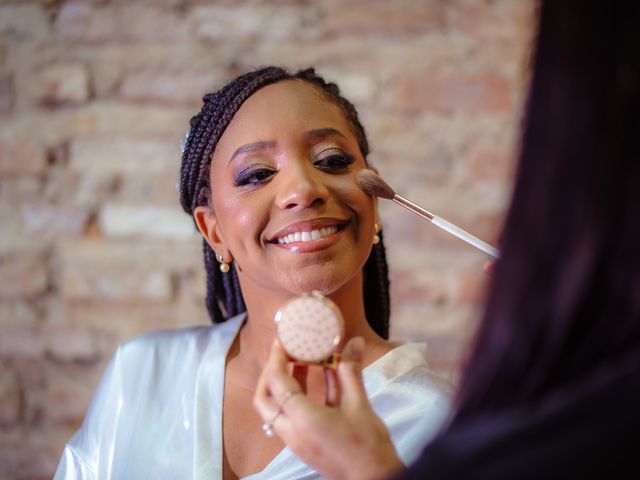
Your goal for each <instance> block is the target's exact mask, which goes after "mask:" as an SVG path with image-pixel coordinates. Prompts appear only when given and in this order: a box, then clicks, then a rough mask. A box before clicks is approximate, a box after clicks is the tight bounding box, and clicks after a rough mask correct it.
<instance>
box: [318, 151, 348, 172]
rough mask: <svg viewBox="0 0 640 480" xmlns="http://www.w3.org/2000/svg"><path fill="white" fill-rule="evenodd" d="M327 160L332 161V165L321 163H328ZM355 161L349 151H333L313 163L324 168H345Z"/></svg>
mask: <svg viewBox="0 0 640 480" xmlns="http://www.w3.org/2000/svg"><path fill="white" fill-rule="evenodd" d="M327 160H329V161H331V164H330V165H326V164H325V165H319V164H320V163H326V162H327ZM354 161H355V158H354V157H353V156H352V155H349V154H348V153H333V154H331V155H327V156H325V157H322V158H320V159H318V160H316V161H315V162H313V164H314V165H315V166H317V167H319V168H321V169H322V170H344V169H345V168H347V167H348V166H349V165H351V164H352V163H353V162H354Z"/></svg>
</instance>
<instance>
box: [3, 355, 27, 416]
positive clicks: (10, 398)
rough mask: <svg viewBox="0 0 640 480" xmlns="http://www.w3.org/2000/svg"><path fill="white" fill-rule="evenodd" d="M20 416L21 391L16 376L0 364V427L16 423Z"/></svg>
mask: <svg viewBox="0 0 640 480" xmlns="http://www.w3.org/2000/svg"><path fill="white" fill-rule="evenodd" d="M21 417H22V392H21V389H20V386H19V384H18V382H17V379H16V376H15V375H14V373H13V372H11V371H10V370H9V369H8V368H7V367H5V366H4V365H3V364H0V428H7V427H12V426H14V425H17V424H18V423H19V422H20V421H21Z"/></svg>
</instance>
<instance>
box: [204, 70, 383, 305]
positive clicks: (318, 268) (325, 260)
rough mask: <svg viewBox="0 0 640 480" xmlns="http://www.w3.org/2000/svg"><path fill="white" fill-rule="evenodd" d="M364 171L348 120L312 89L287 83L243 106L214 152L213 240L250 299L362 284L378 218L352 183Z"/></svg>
mask: <svg viewBox="0 0 640 480" xmlns="http://www.w3.org/2000/svg"><path fill="white" fill-rule="evenodd" d="M363 168H366V164H365V160H364V158H363V156H362V153H361V152H360V149H359V147H358V143H357V140H356V137H355V135H354V134H353V132H352V130H351V128H350V125H349V123H348V121H347V119H346V118H345V116H344V114H343V113H342V111H341V110H340V108H339V107H337V106H336V105H334V104H333V103H331V102H329V101H327V100H326V99H325V98H324V97H323V96H322V94H321V92H320V91H318V90H317V89H316V88H315V87H313V86H312V85H310V84H308V83H306V82H303V81H299V80H287V81H281V82H278V83H275V84H273V85H269V86H266V87H264V88H262V89H260V90H258V91H257V92H256V93H255V94H253V95H252V96H251V97H249V99H247V100H246V101H245V102H244V104H243V105H242V107H241V108H240V109H239V110H238V112H237V113H236V115H235V116H234V117H233V119H232V121H231V123H230V124H229V126H228V127H227V129H226V131H225V132H224V134H223V135H222V137H221V139H220V141H219V143H218V145H217V147H216V150H215V153H214V155H213V159H212V163H211V189H212V206H213V212H212V213H211V215H210V216H209V218H210V220H209V222H210V225H209V232H210V233H209V235H208V236H209V239H210V241H211V243H213V244H214V248H215V250H216V252H229V254H230V255H231V256H232V257H233V260H234V261H235V264H236V268H237V270H238V274H239V277H240V281H241V284H242V288H243V293H244V295H245V297H246V296H247V295H250V294H251V290H252V289H254V290H255V291H257V292H264V291H265V289H266V290H270V291H279V292H280V293H282V294H284V295H285V296H290V295H291V294H295V293H302V292H306V291H310V290H313V289H316V290H320V291H322V292H323V293H325V294H329V293H332V292H334V291H335V290H337V289H339V288H340V287H342V286H343V285H345V284H346V283H347V282H349V281H353V280H354V279H357V280H360V278H359V277H358V276H359V275H361V271H362V266H363V265H364V263H365V261H366V259H367V257H368V255H369V253H370V251H371V246H372V238H373V234H374V222H375V205H374V201H373V199H372V198H371V197H369V196H368V195H366V194H365V193H364V192H363V191H362V190H361V189H360V188H358V186H357V184H356V182H355V173H356V172H357V171H359V170H360V169H363Z"/></svg>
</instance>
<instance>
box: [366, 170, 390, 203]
mask: <svg viewBox="0 0 640 480" xmlns="http://www.w3.org/2000/svg"><path fill="white" fill-rule="evenodd" d="M356 182H358V185H360V188H362V189H363V190H364V191H365V192H367V193H368V194H369V195H373V196H374V197H382V198H386V199H387V200H393V197H395V196H396V192H394V191H393V188H391V187H390V186H389V184H388V183H387V182H385V181H384V180H383V179H382V178H380V176H379V175H378V174H376V172H374V171H373V170H369V169H366V170H361V171H360V172H358V175H357V176H356Z"/></svg>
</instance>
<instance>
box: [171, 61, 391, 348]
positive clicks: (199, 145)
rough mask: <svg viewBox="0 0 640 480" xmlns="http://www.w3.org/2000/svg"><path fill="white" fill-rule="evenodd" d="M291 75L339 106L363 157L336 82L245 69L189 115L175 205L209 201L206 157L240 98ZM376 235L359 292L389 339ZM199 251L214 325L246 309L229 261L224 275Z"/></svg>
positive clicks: (383, 267)
mask: <svg viewBox="0 0 640 480" xmlns="http://www.w3.org/2000/svg"><path fill="white" fill-rule="evenodd" d="M292 79H298V80H302V81H305V82H308V83H310V84H312V85H314V86H315V87H316V88H318V90H319V91H320V92H322V94H323V95H324V96H325V97H326V99H327V100H328V101H330V102H332V103H334V104H335V105H337V106H338V107H340V109H341V110H342V111H343V113H344V115H345V117H346V118H347V120H348V121H349V124H350V126H351V128H352V130H353V133H354V134H355V136H356V138H357V141H358V146H359V147H360V150H361V152H362V155H363V156H364V157H365V158H366V157H367V155H368V154H369V144H368V141H367V137H366V134H365V131H364V127H363V126H362V124H361V123H360V120H359V119H358V113H357V111H356V109H355V107H354V106H353V105H352V104H351V103H350V102H349V101H348V100H346V99H345V98H343V97H342V96H341V95H340V90H339V88H338V86H337V85H336V84H334V83H327V82H325V80H324V79H322V78H321V77H320V76H318V75H317V74H316V73H315V71H314V69H312V68H309V69H306V70H301V71H299V72H297V73H293V74H292V73H289V72H287V71H286V70H284V69H282V68H279V67H264V68H261V69H258V70H255V71H251V72H248V73H245V74H244V75H241V76H239V77H238V78H236V79H235V80H232V81H231V82H230V83H228V84H227V85H225V86H224V87H223V88H221V89H220V90H218V91H216V92H214V93H209V94H206V95H205V96H204V97H203V103H204V104H203V106H202V109H201V110H200V112H199V113H198V114H197V115H196V116H194V117H193V118H191V121H190V126H191V129H190V132H189V134H188V138H187V140H186V143H185V146H184V151H183V154H182V165H181V168H180V181H179V191H180V203H181V204H182V208H183V209H184V211H185V212H187V213H188V214H189V215H193V211H194V209H195V208H196V207H198V206H201V205H208V204H209V202H210V201H211V184H210V179H209V175H210V167H211V157H212V155H213V152H214V150H215V148H216V145H217V144H218V141H219V140H220V137H221V136H222V134H223V133H224V131H225V130H226V128H227V127H228V126H229V123H230V122H231V119H232V118H233V116H234V115H235V114H236V112H237V111H238V109H239V108H240V106H241V105H242V104H243V103H244V101H245V100H247V98H249V97H250V96H251V95H253V94H254V93H255V92H256V91H257V90H259V89H260V88H262V87H265V86H267V85H270V84H273V83H276V82H280V81H283V80H292ZM378 235H379V236H380V239H381V241H380V243H378V244H377V245H374V246H373V249H372V251H371V254H370V255H369V258H368V259H367V262H366V264H365V266H364V272H363V277H364V286H363V295H364V304H365V313H366V316H367V321H368V322H369V324H370V325H371V327H372V328H373V329H374V330H375V332H376V333H377V334H378V335H380V336H382V337H383V338H388V336H389V310H390V308H389V307H390V306H389V277H388V268H387V261H386V255H385V249H384V245H383V243H382V234H381V233H379V234H378ZM203 251H204V261H205V269H206V273H207V297H206V302H205V303H206V306H207V310H208V312H209V316H210V317H211V320H212V321H213V322H214V323H220V322H224V321H225V320H227V319H228V318H231V317H233V316H235V315H238V314H239V313H242V312H244V311H245V310H246V307H245V304H244V300H243V298H242V291H241V290H240V282H239V281H238V274H237V272H236V269H235V267H234V265H233V264H232V265H230V269H229V271H228V272H227V273H222V272H220V270H219V268H218V264H217V262H216V258H215V253H214V252H213V250H212V249H211V247H210V246H209V245H208V244H207V242H206V241H203Z"/></svg>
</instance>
